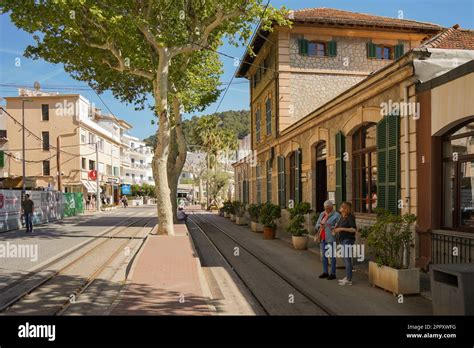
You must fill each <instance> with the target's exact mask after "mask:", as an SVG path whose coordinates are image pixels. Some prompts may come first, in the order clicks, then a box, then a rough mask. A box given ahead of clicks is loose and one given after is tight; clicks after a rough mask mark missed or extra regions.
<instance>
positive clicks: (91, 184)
mask: <svg viewBox="0 0 474 348" xmlns="http://www.w3.org/2000/svg"><path fill="white" fill-rule="evenodd" d="M81 181H82V184H83V185H84V187H85V188H86V190H87V192H88V193H97V183H96V182H95V181H89V180H81Z"/></svg>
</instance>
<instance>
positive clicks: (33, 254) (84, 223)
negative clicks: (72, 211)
mask: <svg viewBox="0 0 474 348" xmlns="http://www.w3.org/2000/svg"><path fill="white" fill-rule="evenodd" d="M155 216H156V210H155V208H154V207H147V206H141V207H130V208H127V209H117V210H115V211H110V212H105V213H98V214H92V215H82V216H77V217H72V218H68V219H65V220H62V221H57V222H55V223H50V224H47V225H42V226H37V227H36V228H35V230H34V232H33V234H26V233H25V232H24V231H10V232H6V233H2V234H0V245H2V246H3V247H6V248H8V249H9V250H10V254H9V255H4V256H5V257H3V258H2V260H1V263H0V292H1V293H2V296H3V297H6V296H7V295H6V294H7V293H17V292H19V291H21V290H22V288H23V287H24V288H25V289H26V288H28V287H29V286H31V285H32V284H35V283H36V282H38V281H39V280H40V279H44V278H45V276H47V275H49V274H52V273H53V272H55V271H57V270H58V269H60V268H61V267H64V265H67V264H68V263H69V262H70V261H71V260H74V259H75V258H77V257H78V256H80V255H82V254H84V253H85V252H86V251H88V250H92V249H93V248H94V247H95V246H96V245H99V244H101V242H102V241H104V240H106V237H105V235H109V234H112V233H116V232H117V231H123V233H121V234H118V235H117V236H116V237H115V238H114V240H112V241H111V242H110V243H106V244H107V246H106V247H105V248H101V249H100V250H99V249H97V251H98V252H97V251H96V252H95V254H92V253H91V255H90V257H85V258H84V261H85V263H84V262H82V263H81V264H79V263H78V264H77V265H75V267H72V268H71V269H69V270H68V272H69V273H67V272H66V273H64V274H62V278H59V277H58V278H59V279H58V284H65V283H70V285H71V286H72V285H74V284H73V283H74V281H82V280H84V279H87V277H88V275H89V274H91V272H93V271H94V270H96V269H97V268H98V267H99V266H100V264H101V262H102V261H103V260H106V259H107V257H109V256H110V255H112V254H113V253H114V252H115V250H116V249H117V248H119V247H120V246H122V244H123V242H124V241H128V240H129V237H130V236H132V235H135V234H137V232H140V234H139V235H138V236H139V238H136V239H137V240H131V244H130V249H131V250H124V251H123V252H121V253H120V254H122V255H119V256H120V257H119V258H118V259H117V261H116V262H115V260H114V263H115V264H114V265H111V267H109V268H108V269H105V270H104V272H105V273H108V274H109V276H110V279H116V280H117V279H120V278H121V280H123V277H124V272H122V273H121V274H120V276H119V277H118V278H117V271H118V268H117V267H118V266H122V267H121V269H122V270H124V269H125V267H126V264H125V267H123V266H124V264H123V262H124V260H125V259H126V260H128V261H129V259H130V258H131V257H133V254H134V252H135V249H138V246H139V245H140V244H141V240H142V239H143V236H144V234H143V233H145V234H146V233H148V232H149V231H150V230H151V227H152V226H153V225H154V223H155V221H154V220H155ZM144 223H147V224H148V228H147V229H143V228H142V227H140V226H143V225H144ZM128 226H130V227H128ZM142 230H143V231H144V232H143V233H142ZM107 238H108V237H107ZM104 245H105V244H104ZM20 247H23V248H24V250H25V251H27V253H26V254H24V255H22V256H23V257H15V255H13V254H12V250H17V251H18V250H19V248H20ZM25 256H26V257H25ZM60 256H64V257H62V258H60V261H57V262H56V260H57V259H58V257H60ZM38 270H41V271H40V272H38ZM26 275H28V278H26V280H24V279H25V278H23V277H25V276H26ZM68 277H69V279H70V281H68V280H67V279H66V278H68ZM114 277H115V278H114ZM73 280H74V281H73ZM23 284H24V285H23ZM58 284H54V283H53V282H51V284H50V288H51V286H52V287H53V288H54V290H55V291H56V295H58V293H59V291H60V290H61V291H62V289H61V287H60V286H59V285H58ZM19 285H21V286H19ZM94 286H95V287H97V284H95V285H94ZM92 288H94V287H91V289H92ZM2 290H3V291H2ZM23 290H24V289H23ZM43 291H46V292H45V293H43V295H41V292H38V293H39V294H40V297H43V298H46V297H47V296H48V294H47V293H48V291H47V288H46V287H45V289H44V290H43ZM51 294H54V292H53V291H51V292H50V294H49V297H51V296H50V295H51ZM2 296H0V297H2ZM8 296H10V295H8ZM66 296H67V293H66ZM32 298H34V296H30V300H31V299H32ZM0 300H2V301H4V300H5V299H3V298H1V299H0ZM0 302H1V301H0ZM33 302H35V301H32V303H33ZM36 302H37V301H36ZM33 307H35V306H33ZM76 307H79V306H76ZM25 308H26V310H25V311H23V310H22V311H19V312H22V313H25V314H27V313H33V312H34V311H33V312H29V311H30V309H31V308H30V306H28V305H26V306H25ZM35 314H36V313H35Z"/></svg>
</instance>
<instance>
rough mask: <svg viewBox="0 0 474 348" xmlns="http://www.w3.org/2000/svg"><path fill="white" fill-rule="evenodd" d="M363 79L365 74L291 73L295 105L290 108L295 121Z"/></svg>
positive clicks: (292, 94) (291, 94)
mask: <svg viewBox="0 0 474 348" xmlns="http://www.w3.org/2000/svg"><path fill="white" fill-rule="evenodd" d="M363 79H364V76H350V75H338V74H299V73H293V74H291V75H290V83H291V85H292V86H293V88H291V92H290V100H291V105H292V106H293V107H292V108H290V110H291V111H293V118H294V121H295V122H296V121H297V120H299V119H300V118H302V117H304V116H306V115H307V114H309V113H310V112H311V111H313V110H314V109H315V108H317V107H318V106H321V105H323V104H324V103H325V102H327V101H328V100H331V99H332V98H334V97H335V96H337V95H338V94H340V93H342V92H343V91H345V90H346V89H348V88H350V87H351V86H353V85H355V84H356V83H358V82H360V81H362V80H363Z"/></svg>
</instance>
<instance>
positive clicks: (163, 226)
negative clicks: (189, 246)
mask: <svg viewBox="0 0 474 348" xmlns="http://www.w3.org/2000/svg"><path fill="white" fill-rule="evenodd" d="M164 56H165V57H164V58H165V59H163V60H161V61H160V69H159V71H158V74H159V79H158V81H157V82H155V83H154V86H153V87H154V97H155V108H156V113H157V115H158V125H159V126H158V129H157V131H156V147H155V154H154V155H153V161H152V166H153V178H154V179H155V190H156V202H157V206H156V209H157V215H158V230H157V233H158V234H168V235H173V234H174V228H173V213H172V205H171V200H170V188H169V186H168V173H167V171H168V170H167V169H168V155H169V146H170V136H171V129H170V119H169V114H168V73H169V71H168V70H169V61H170V60H169V57H168V56H166V55H164Z"/></svg>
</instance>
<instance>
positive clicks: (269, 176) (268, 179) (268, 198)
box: [267, 160, 272, 203]
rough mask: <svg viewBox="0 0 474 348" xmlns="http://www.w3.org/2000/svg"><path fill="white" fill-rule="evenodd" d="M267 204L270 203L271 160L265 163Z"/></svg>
mask: <svg viewBox="0 0 474 348" xmlns="http://www.w3.org/2000/svg"><path fill="white" fill-rule="evenodd" d="M267 202H269V203H271V202H272V160H268V161H267Z"/></svg>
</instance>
